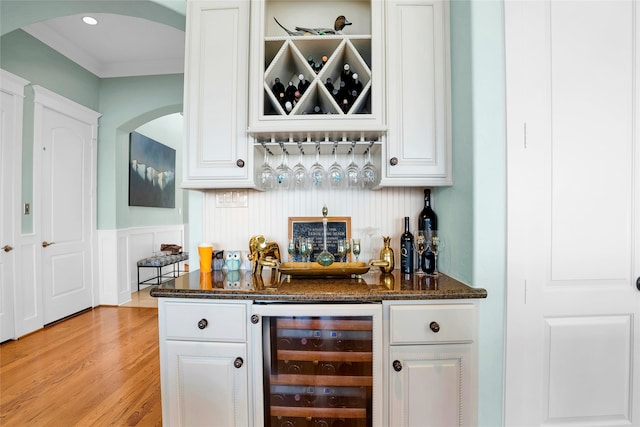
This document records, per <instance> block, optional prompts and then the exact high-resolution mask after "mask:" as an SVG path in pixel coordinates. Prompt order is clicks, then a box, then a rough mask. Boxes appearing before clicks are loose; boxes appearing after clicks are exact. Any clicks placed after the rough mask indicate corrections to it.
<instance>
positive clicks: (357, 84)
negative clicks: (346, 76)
mask: <svg viewBox="0 0 640 427" xmlns="http://www.w3.org/2000/svg"><path fill="white" fill-rule="evenodd" d="M351 79H352V81H351V89H352V90H355V91H357V92H358V94H360V93H362V82H361V81H360V78H359V77H358V73H353V74H351Z"/></svg>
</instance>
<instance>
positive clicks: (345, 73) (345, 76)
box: [340, 64, 352, 85]
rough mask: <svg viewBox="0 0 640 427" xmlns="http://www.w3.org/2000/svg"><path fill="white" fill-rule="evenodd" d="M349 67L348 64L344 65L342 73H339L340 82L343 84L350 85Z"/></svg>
mask: <svg viewBox="0 0 640 427" xmlns="http://www.w3.org/2000/svg"><path fill="white" fill-rule="evenodd" d="M351 80H352V79H351V67H350V66H349V64H344V66H343V67H342V71H341V72H340V81H343V82H344V83H345V84H347V85H349V84H351Z"/></svg>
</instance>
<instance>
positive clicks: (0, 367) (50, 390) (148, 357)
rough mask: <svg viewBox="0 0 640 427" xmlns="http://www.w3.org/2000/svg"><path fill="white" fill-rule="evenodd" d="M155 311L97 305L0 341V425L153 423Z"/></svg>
mask: <svg viewBox="0 0 640 427" xmlns="http://www.w3.org/2000/svg"><path fill="white" fill-rule="evenodd" d="M160 400H161V399H160V363H159V353H158V311H157V310H156V309H154V308H135V307H98V308H96V309H94V310H91V311H88V312H86V313H82V314H80V315H78V316H76V317H73V318H70V319H67V320H65V321H62V322H60V323H58V324H55V325H53V326H50V327H47V328H45V329H42V330H40V331H37V332H35V333H33V334H31V335H28V336H26V337H23V338H21V339H19V340H17V341H9V342H6V343H4V344H2V345H0V425H2V426H3V427H8V426H25V425H29V426H107V425H113V426H160V425H162V408H161V401H160Z"/></svg>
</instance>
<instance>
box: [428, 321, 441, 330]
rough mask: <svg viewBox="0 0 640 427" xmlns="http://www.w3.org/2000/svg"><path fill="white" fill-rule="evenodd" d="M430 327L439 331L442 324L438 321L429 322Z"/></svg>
mask: <svg viewBox="0 0 640 427" xmlns="http://www.w3.org/2000/svg"><path fill="white" fill-rule="evenodd" d="M429 329H431V330H432V331H433V332H434V333H438V332H439V331H440V325H438V322H431V323H429Z"/></svg>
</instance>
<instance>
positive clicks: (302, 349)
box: [251, 303, 382, 427]
mask: <svg viewBox="0 0 640 427" xmlns="http://www.w3.org/2000/svg"><path fill="white" fill-rule="evenodd" d="M381 315H382V309H381V306H380V304H344V305H331V306H329V305H322V304H282V303H279V304H260V305H254V313H253V316H252V319H251V320H252V323H254V327H253V338H252V339H253V343H254V347H253V348H254V351H255V352H256V353H257V354H255V357H254V360H255V361H256V362H255V363H256V365H255V366H254V372H255V373H256V378H255V383H254V385H255V388H256V391H255V393H256V395H259V394H260V393H259V392H258V390H260V389H261V390H262V393H261V395H262V399H256V400H257V404H256V406H257V407H256V411H255V416H256V417H257V418H256V425H264V426H267V427H351V426H352V427H371V426H379V425H382V424H381V419H380V417H381V413H382V412H381V404H382V400H381V396H382V393H381V392H382V390H381V389H380V387H381V384H382V378H381V375H382V368H381V357H382V344H381V340H382V329H381V328H382V322H381ZM258 364H261V366H257V365H258Z"/></svg>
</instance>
